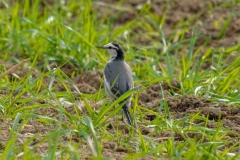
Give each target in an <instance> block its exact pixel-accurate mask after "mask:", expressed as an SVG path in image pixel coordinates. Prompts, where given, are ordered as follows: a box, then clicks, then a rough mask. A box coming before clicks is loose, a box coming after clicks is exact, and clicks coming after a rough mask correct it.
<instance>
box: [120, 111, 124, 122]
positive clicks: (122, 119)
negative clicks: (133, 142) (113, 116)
mask: <svg viewBox="0 0 240 160" xmlns="http://www.w3.org/2000/svg"><path fill="white" fill-rule="evenodd" d="M123 114H124V111H123V110H122V118H121V121H123V122H124V118H123V116H124V115H123Z"/></svg>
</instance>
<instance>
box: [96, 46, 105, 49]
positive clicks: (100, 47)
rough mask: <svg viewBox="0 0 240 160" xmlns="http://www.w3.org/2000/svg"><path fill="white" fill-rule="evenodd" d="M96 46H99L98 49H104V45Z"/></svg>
mask: <svg viewBox="0 0 240 160" xmlns="http://www.w3.org/2000/svg"><path fill="white" fill-rule="evenodd" d="M97 48H99V49H106V48H105V47H102V46H97Z"/></svg>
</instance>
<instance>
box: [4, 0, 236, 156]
mask: <svg viewBox="0 0 240 160" xmlns="http://www.w3.org/2000/svg"><path fill="white" fill-rule="evenodd" d="M103 2H105V3H111V4H116V3H117V2H115V1H113V0H104V1H103ZM224 2H225V0H201V3H199V0H191V1H189V0H181V1H179V0H172V1H171V2H169V3H168V4H166V3H167V2H166V1H163V0H153V1H147V3H148V5H151V6H152V8H151V11H152V12H153V13H156V14H157V15H159V16H162V15H163V14H164V12H165V11H166V9H167V8H166V6H168V9H169V10H168V12H167V15H166V24H165V26H164V28H163V32H164V34H165V36H166V38H169V37H170V36H171V34H173V30H174V26H175V25H176V24H178V22H179V21H180V20H182V19H186V20H187V19H188V18H190V17H192V15H196V14H198V15H199V18H198V20H197V21H198V23H196V24H198V25H197V27H198V28H199V29H200V31H201V34H202V36H201V38H200V39H199V41H198V42H197V44H196V47H198V46H201V45H202V44H203V43H204V41H205V40H206V39H208V40H209V41H208V43H207V45H206V46H205V49H206V48H208V47H229V46H233V45H236V44H237V42H238V41H239V38H238V36H239V33H240V27H239V26H240V15H233V16H232V19H231V22H230V24H229V27H228V29H227V30H226V33H225V35H226V36H223V37H220V36H219V35H220V32H221V28H222V27H223V25H224V23H223V22H224V21H226V20H227V19H228V18H229V16H230V15H231V13H232V11H235V10H236V11H237V10H238V11H239V10H240V6H236V7H234V8H227V7H225V8H224V9H221V8H220V9H216V10H213V12H211V13H209V12H208V11H207V9H208V7H209V6H211V5H212V6H217V5H221V4H224ZM145 3H146V1H145V0H131V2H130V1H126V2H124V3H123V4H122V7H123V8H125V9H124V10H123V11H121V13H119V14H121V17H120V18H118V19H117V20H116V26H119V25H122V24H124V23H127V22H129V21H131V20H133V19H136V18H138V17H137V15H138V13H139V9H138V8H139V7H141V6H143V5H144V4H145ZM162 4H165V5H162ZM94 9H97V10H98V11H99V15H98V16H99V17H105V16H106V15H114V14H111V13H114V12H116V9H114V7H108V6H105V5H100V4H97V3H96V4H94ZM216 21H218V23H219V24H218V25H219V28H216V26H214V25H215V22H216ZM193 24H195V22H189V26H190V25H193ZM184 27H186V26H183V28H184ZM137 32H140V31H136V33H137ZM185 36H186V38H187V37H190V36H191V35H190V33H187V34H186V35H185ZM176 41H177V40H174V41H173V42H176ZM138 43H139V44H141V45H142V44H150V42H147V41H144V39H141V40H139V42H138ZM11 66H13V65H12V64H9V65H7V66H6V67H7V68H10V67H11ZM22 68H24V67H22ZM22 68H20V69H19V70H17V71H15V74H11V75H9V78H10V79H11V80H13V81H15V80H16V79H17V76H18V77H23V76H25V75H26V74H28V73H29V72H28V71H29V70H28V69H26V68H24V69H22ZM206 68H207V66H206ZM61 69H62V70H63V71H64V72H65V73H66V74H67V75H69V76H71V75H72V74H71V73H72V72H77V68H76V67H74V66H70V65H65V66H63V67H62V68H61ZM16 75H17V76H16ZM34 75H35V77H34V78H36V77H38V75H39V73H38V72H34ZM49 80H50V78H49V77H45V78H44V81H45V82H47V83H49ZM72 81H73V82H74V85H72V84H71V83H70V82H66V83H67V84H68V87H69V89H71V90H72V91H76V90H77V89H78V90H79V91H80V92H81V93H87V94H94V93H96V92H97V91H98V90H99V89H103V83H102V82H103V73H102V71H88V72H86V73H82V74H80V75H78V76H76V77H73V78H72ZM55 82H56V83H57V84H59V85H58V86H57V87H56V88H55V90H56V91H63V90H65V88H64V87H63V86H62V85H61V84H60V83H59V82H57V80H55ZM76 88H77V89H76ZM161 88H162V90H161ZM179 88H180V83H179V82H178V81H177V80H173V81H171V83H170V84H168V83H167V82H162V83H156V84H154V85H151V86H148V88H147V90H146V91H144V92H141V93H139V101H138V104H139V106H142V107H145V108H147V109H149V110H153V111H157V112H156V113H159V112H160V114H162V115H164V110H163V109H162V110H161V111H159V106H160V104H161V103H162V102H163V101H166V102H167V104H168V108H169V111H170V113H171V116H170V117H168V116H167V115H166V116H165V118H171V119H174V120H177V119H181V118H184V117H188V116H190V117H191V115H192V114H196V113H199V115H201V116H203V117H205V118H208V120H209V123H208V124H207V127H208V128H217V127H218V125H219V122H221V123H222V127H223V128H224V129H228V130H229V131H234V132H237V133H240V106H233V105H227V104H225V103H213V102H211V101H209V100H207V99H206V98H203V97H197V96H195V95H183V96H174V95H172V91H175V92H178V90H179ZM42 89H44V88H42ZM5 94H8V90H7V89H6V90H4V91H0V97H2V96H4V95H5ZM23 96H27V95H23ZM62 102H64V100H63V101H62ZM38 103H39V104H44V103H55V102H54V101H53V100H50V99H44V100H38ZM79 103H80V106H82V108H79V112H80V110H81V111H83V112H85V113H87V112H86V109H85V108H84V102H81V101H80V102H79ZM89 103H90V104H92V106H93V107H96V108H97V107H100V106H101V102H94V101H93V102H89ZM73 105H74V104H71V103H67V102H66V103H63V106H64V108H65V109H66V111H67V112H68V113H69V114H76V112H77V111H78V110H76V109H74V108H73ZM37 114H39V115H45V116H49V117H54V116H57V115H58V114H59V113H58V110H56V109H55V108H53V107H50V106H49V107H46V108H41V109H39V110H38V111H37ZM156 118H158V116H157V115H154V114H146V115H145V116H144V117H143V119H139V121H140V125H139V128H140V130H141V132H142V134H143V135H151V136H157V137H159V141H160V142H162V141H166V140H167V139H168V137H169V136H170V132H162V133H161V134H155V133H152V128H150V127H148V126H145V125H143V124H144V123H142V124H141V122H145V121H148V122H149V121H153V120H155V119H156ZM64 121H65V123H70V122H67V118H66V117H65V118H64ZM115 121H116V120H115V119H109V120H108V121H107V123H109V125H108V128H107V129H108V131H109V132H112V133H114V132H115V128H116V127H117V126H116V123H115ZM194 123H197V124H202V123H203V121H202V120H201V119H195V121H194ZM12 124H13V120H12V119H1V118H0V128H1V130H0V133H1V136H0V150H1V149H2V148H3V147H4V146H5V143H6V141H7V140H8V137H9V135H10V132H9V127H10V126H12ZM53 125H54V124H51V125H50V124H45V123H43V122H38V121H35V120H29V121H28V123H27V124H26V125H24V127H23V128H22V130H21V131H20V132H19V135H18V136H19V137H20V139H21V141H19V140H17V142H16V143H17V144H19V145H20V144H22V143H23V142H24V141H25V140H26V139H27V138H28V137H31V135H33V134H36V133H38V136H37V137H36V138H35V139H34V141H33V144H32V145H34V144H36V143H38V142H39V141H40V140H41V137H43V136H44V135H47V134H48V133H49V132H50V129H52V128H53ZM204 125H205V124H202V126H204ZM118 129H119V130H121V131H122V134H123V136H124V135H125V136H127V135H128V134H129V130H128V127H126V125H125V123H123V122H121V121H119V124H118ZM187 136H188V137H201V136H202V135H199V133H195V132H188V133H187ZM227 137H231V138H234V139H235V140H236V142H237V141H239V140H240V137H239V135H236V134H233V132H229V134H228V135H227ZM63 138H64V139H65V140H66V141H67V140H68V139H69V138H68V137H63ZM174 138H175V141H182V140H183V138H182V136H181V135H180V134H175V135H174ZM71 139H73V140H74V141H76V142H79V141H81V142H84V140H83V139H81V138H79V137H78V136H77V135H75V137H72V138H71ZM207 140H208V139H207V137H205V141H207ZM233 143H234V142H233ZM80 150H81V151H82V155H81V158H82V159H89V158H90V157H91V156H92V151H91V149H90V148H89V145H88V144H83V145H82V146H81V148H80ZM36 151H37V152H39V153H43V154H44V153H47V151H48V143H47V142H46V143H41V146H39V147H38V148H37V149H36ZM128 153H136V151H134V150H128V149H126V148H124V147H123V146H121V145H119V144H118V143H117V142H115V141H107V142H105V143H104V145H103V156H105V157H108V158H114V159H123V158H124V157H125V156H126V155H127V154H128ZM142 159H154V157H144V158H142Z"/></svg>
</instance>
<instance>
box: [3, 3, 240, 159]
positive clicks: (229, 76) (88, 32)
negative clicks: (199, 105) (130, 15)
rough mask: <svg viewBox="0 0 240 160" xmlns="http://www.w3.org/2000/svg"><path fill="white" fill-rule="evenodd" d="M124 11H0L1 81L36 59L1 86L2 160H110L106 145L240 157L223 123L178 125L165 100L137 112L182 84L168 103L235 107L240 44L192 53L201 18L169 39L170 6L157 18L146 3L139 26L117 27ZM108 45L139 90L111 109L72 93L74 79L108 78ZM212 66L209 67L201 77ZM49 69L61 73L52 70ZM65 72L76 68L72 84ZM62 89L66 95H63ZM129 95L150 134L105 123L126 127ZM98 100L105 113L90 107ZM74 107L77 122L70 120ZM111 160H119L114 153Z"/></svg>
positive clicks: (138, 151) (44, 6)
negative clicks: (152, 91) (190, 99)
mask: <svg viewBox="0 0 240 160" xmlns="http://www.w3.org/2000/svg"><path fill="white" fill-rule="evenodd" d="M167 3H169V2H167ZM121 4H122V1H119V2H118V5H113V4H107V3H103V2H97V1H96V2H92V1H90V0H89V1H80V2H75V1H69V2H68V3H67V4H64V3H63V2H62V3H54V4H48V3H47V2H42V1H40V0H36V1H34V2H30V1H24V2H22V1H16V2H11V4H10V3H9V2H7V1H2V2H1V5H2V6H3V7H2V8H1V10H0V21H1V26H2V27H1V28H0V42H1V43H0V52H1V54H0V60H1V62H2V63H1V64H0V70H1V73H2V72H4V71H6V70H7V69H6V66H7V64H9V63H11V64H16V63H19V62H20V61H21V60H22V59H26V58H30V59H31V61H30V62H29V63H28V64H27V65H26V64H25V65H24V67H25V68H28V69H27V71H26V72H24V70H22V73H21V74H20V76H19V75H18V74H15V75H12V76H4V77H3V78H1V79H0V91H1V92H0V115H1V119H0V122H1V124H0V126H1V128H0V134H1V135H4V136H7V138H6V139H4V141H3V139H1V140H2V142H0V157H1V158H2V159H18V158H20V159H82V158H83V157H84V155H85V156H90V159H106V158H108V157H107V156H106V153H105V152H104V145H105V143H106V142H116V144H117V146H121V147H122V148H126V149H127V150H128V151H127V153H126V154H125V159H138V158H142V157H146V156H151V157H152V158H155V159H157V158H166V159H167V158H169V159H239V158H240V156H239V155H240V143H239V133H236V132H232V131H231V130H230V129H229V128H224V127H223V122H222V121H221V120H219V121H217V122H216V124H217V126H216V127H214V128H210V127H208V124H209V123H210V121H211V120H209V118H208V117H204V116H202V115H201V114H200V113H196V114H187V115H186V116H185V117H184V118H180V119H175V118H174V116H173V114H174V113H172V112H170V110H169V106H168V103H167V100H166V98H167V97H163V99H162V101H161V104H160V106H159V107H158V109H157V110H156V111H155V110H151V109H149V108H145V107H144V106H140V105H138V103H137V102H138V99H139V94H140V93H141V92H142V91H145V90H146V88H145V87H148V86H150V85H152V84H155V83H159V82H162V81H167V82H168V83H170V81H171V80H173V79H176V80H178V81H179V82H180V89H179V90H178V91H176V90H171V95H174V96H175V97H179V99H180V98H181V97H183V96H184V95H196V96H198V97H201V98H206V99H208V100H209V101H211V102H213V103H214V104H219V103H220V102H224V103H227V104H228V105H233V106H234V107H237V106H238V107H239V105H240V101H239V99H240V94H239V89H240V88H239V86H240V81H239V79H240V76H239V75H240V58H239V56H238V54H239V48H240V44H239V43H238V44H236V45H234V46H226V47H217V48H213V47H209V46H208V43H209V40H208V39H207V38H206V40H205V41H204V43H202V45H196V43H197V42H198V41H199V39H200V38H201V36H202V33H201V31H200V29H199V28H198V25H197V24H198V22H199V21H201V18H199V17H200V15H199V14H195V15H192V16H191V17H190V18H189V19H188V20H184V19H181V20H180V21H179V22H178V23H177V24H176V25H175V26H174V27H173V29H172V33H171V35H170V36H169V38H168V39H166V35H165V32H164V30H163V29H164V26H166V25H167V24H166V23H167V22H166V15H167V13H168V12H170V8H169V7H166V8H167V9H166V11H165V12H164V13H163V15H162V16H160V17H159V16H158V15H156V14H155V13H153V12H152V11H151V8H152V6H151V5H149V4H148V3H146V4H144V5H143V6H141V8H140V9H139V10H138V15H137V17H136V18H135V19H133V20H129V21H128V22H126V23H119V21H118V19H119V16H120V15H121V14H120V13H123V12H128V11H129V10H130V9H131V8H130V9H129V8H125V7H123V6H122V5H121ZM95 5H99V6H101V7H103V6H107V8H108V7H109V8H112V9H114V11H115V12H116V13H117V14H115V15H111V14H101V13H100V12H98V10H95V9H94V8H93V6H95ZM165 5H166V6H169V5H172V4H171V3H169V4H165ZM234 5H238V6H239V2H238V1H226V2H225V3H223V4H222V5H219V6H216V7H214V6H212V5H209V8H208V9H209V11H208V12H214V11H215V10H218V9H221V8H227V7H228V8H229V7H230V8H231V7H233V6H234ZM106 12H107V11H106ZM202 12H205V10H203V11H202ZM103 13H104V12H103ZM237 15H238V12H232V13H231V15H229V16H228V17H227V18H226V19H225V20H223V21H222V22H218V21H217V20H216V22H214V24H215V25H216V29H217V28H219V27H218V25H219V23H223V24H222V28H221V29H219V35H218V36H217V38H218V39H222V38H224V37H225V36H226V32H227V29H228V27H229V26H230V23H231V22H232V19H233V17H234V16H237ZM99 17H100V18H99ZM117 23H119V24H118V25H116V24H117ZM188 33H191V36H190V37H189V36H188V35H187V34H188ZM141 40H142V41H143V42H141ZM111 41H116V42H118V43H120V44H121V45H122V46H123V48H124V50H125V51H127V54H126V61H127V62H128V63H129V64H130V65H131V67H132V70H133V73H134V80H135V85H136V86H138V85H141V86H142V87H141V88H138V87H136V88H134V89H133V90H130V91H129V92H127V93H126V94H124V95H123V96H122V97H120V98H119V99H118V100H117V101H115V102H114V103H108V101H107V98H106V96H105V92H104V91H103V90H102V89H99V90H98V91H97V93H95V94H85V93H81V92H80V91H72V89H71V88H72V87H73V88H77V86H76V84H75V83H74V82H73V80H72V79H73V78H74V77H76V76H77V75H79V74H82V73H86V72H87V71H91V70H103V68H104V65H105V63H106V62H107V61H108V57H109V55H108V54H107V53H105V52H101V51H99V50H97V49H96V47H95V46H97V45H102V44H106V43H108V42H111ZM202 51H203V53H202V54H201V52H202ZM232 57H234V58H232ZM209 63H211V66H210V67H209V68H207V69H203V66H204V65H205V64H209ZM52 64H55V65H56V67H55V68H54V69H53V67H51V65H52ZM64 65H71V66H73V67H74V68H76V69H75V71H74V72H72V73H71V74H70V75H67V73H65V72H64V71H63V70H62V66H64ZM10 77H12V78H10ZM59 86H62V88H63V89H62V90H60V91H59V90H58V87H59ZM161 92H163V90H162V91H161ZM132 93H134V97H133V103H134V107H133V110H132V111H131V112H132V113H133V112H134V113H136V114H134V116H135V119H139V124H141V125H143V126H147V127H149V128H150V129H151V133H149V134H143V133H142V132H141V130H140V129H137V130H134V129H131V127H128V128H129V130H130V132H129V133H128V134H126V133H124V132H123V131H122V129H121V128H120V125H119V126H118V125H116V127H115V126H113V129H112V130H113V131H114V133H113V132H110V131H109V124H108V122H107V121H108V120H109V119H114V121H116V123H117V124H118V123H120V122H119V121H120V120H119V118H118V116H116V114H117V113H118V112H120V110H121V106H120V105H117V103H118V102H121V101H122V100H123V99H124V98H125V97H127V96H129V95H131V94H132ZM162 95H164V94H162ZM169 96H170V94H169ZM101 100H103V103H102V105H101V106H100V107H99V108H94V107H93V106H94V104H95V103H96V102H99V101H101ZM68 106H70V108H71V109H72V110H73V111H74V112H75V114H72V113H71V112H69V111H68V109H69V107H68ZM83 106H85V108H83ZM114 106H116V107H114ZM147 114H153V115H155V117H156V118H155V119H154V121H146V120H144V117H145V116H146V115H147ZM195 121H202V122H203V123H201V124H196V123H195ZM28 127H29V128H30V130H31V127H33V128H34V129H35V132H34V133H29V135H28V133H24V131H25V130H26V129H27V128H28ZM5 129H6V130H7V131H6V130H5ZM166 133H167V136H164V134H166ZM191 134H194V136H191ZM229 134H231V135H235V136H229ZM179 137H180V139H179ZM237 140H238V141H237ZM234 142H236V143H234ZM112 152H113V153H112V155H113V157H114V154H115V152H116V151H115V150H114V149H113V150H112ZM116 154H117V153H116ZM115 156H116V155H115Z"/></svg>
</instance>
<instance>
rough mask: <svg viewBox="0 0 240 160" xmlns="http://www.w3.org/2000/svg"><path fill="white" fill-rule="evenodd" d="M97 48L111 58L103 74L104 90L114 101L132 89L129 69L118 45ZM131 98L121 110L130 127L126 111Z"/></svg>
mask: <svg viewBox="0 0 240 160" xmlns="http://www.w3.org/2000/svg"><path fill="white" fill-rule="evenodd" d="M97 48H100V49H104V50H106V51H107V52H108V53H109V54H110V56H111V58H110V60H109V61H108V62H107V64H106V66H105V68H104V72H103V76H104V89H105V91H106V93H107V94H108V95H109V97H110V98H111V99H112V100H116V99H117V98H119V97H120V96H121V95H123V94H124V93H125V92H127V91H129V90H130V89H132V88H133V87H134V83H133V76H132V71H131V68H130V67H129V65H128V64H127V63H126V62H125V55H124V51H123V49H122V48H121V46H120V45H119V44H117V43H112V42H111V43H108V44H106V45H104V46H97ZM131 98H132V95H131V96H129V97H128V98H127V99H126V103H125V104H124V105H123V107H122V110H123V112H124V114H125V116H126V118H127V121H128V124H129V125H131V126H132V124H133V121H132V118H131V115H130V113H129V110H128V108H129V107H130V106H131ZM134 126H135V124H134Z"/></svg>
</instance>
